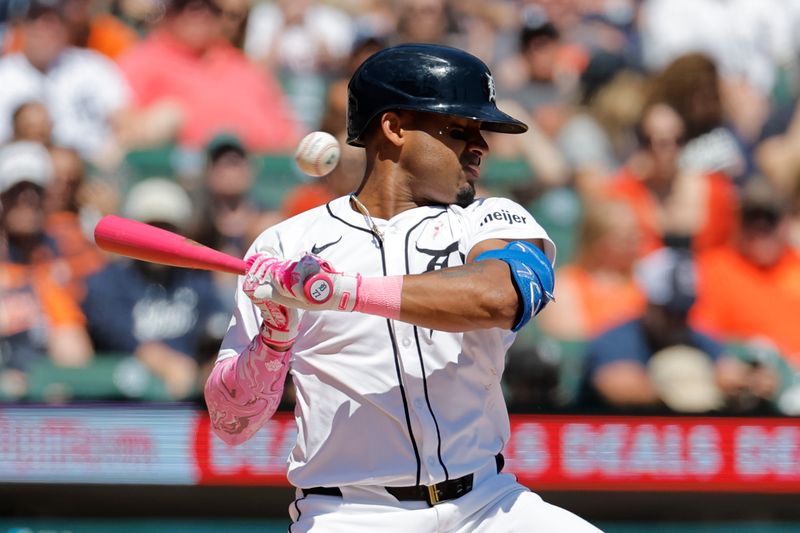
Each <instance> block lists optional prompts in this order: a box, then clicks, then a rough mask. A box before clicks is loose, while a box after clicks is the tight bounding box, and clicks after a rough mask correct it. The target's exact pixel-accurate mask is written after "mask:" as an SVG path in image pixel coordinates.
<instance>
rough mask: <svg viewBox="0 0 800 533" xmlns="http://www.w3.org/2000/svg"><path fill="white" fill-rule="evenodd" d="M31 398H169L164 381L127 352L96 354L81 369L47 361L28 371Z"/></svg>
mask: <svg viewBox="0 0 800 533" xmlns="http://www.w3.org/2000/svg"><path fill="white" fill-rule="evenodd" d="M27 400H29V401H33V402H43V403H62V402H68V401H74V400H143V401H169V400H170V396H169V394H168V393H167V391H166V389H165V387H164V384H163V383H162V382H161V380H159V379H158V378H157V377H155V376H154V375H153V374H151V373H150V372H149V371H148V370H146V369H145V368H144V367H143V366H142V365H141V363H139V361H138V360H136V359H135V358H133V357H132V356H130V355H126V354H110V353H109V354H96V355H95V358H94V359H93V360H92V362H91V363H90V364H89V365H87V366H85V367H80V368H64V367H59V366H56V365H54V364H53V363H51V362H50V361H49V360H43V361H41V362H39V363H38V364H36V365H34V366H33V368H31V370H30V371H29V373H28V395H27Z"/></svg>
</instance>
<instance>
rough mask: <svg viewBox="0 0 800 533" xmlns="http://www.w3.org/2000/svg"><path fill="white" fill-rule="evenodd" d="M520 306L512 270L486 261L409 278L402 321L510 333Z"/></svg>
mask: <svg viewBox="0 0 800 533" xmlns="http://www.w3.org/2000/svg"><path fill="white" fill-rule="evenodd" d="M518 306H519V303H518V296H517V292H516V289H515V288H514V284H513V282H512V281H511V275H510V273H509V269H508V266H507V265H506V264H505V263H503V262H501V261H484V262H481V263H468V264H466V265H463V266H459V267H453V268H445V269H442V270H436V271H433V272H427V273H425V274H419V275H411V276H405V277H404V279H403V293H402V301H401V306H400V320H402V321H403V322H408V323H411V324H415V325H417V326H421V327H425V328H430V329H436V330H439V331H470V330H475V329H484V328H493V327H500V328H505V329H510V328H511V327H512V326H513V325H514V322H515V320H516V318H517V313H518V309H519V307H518Z"/></svg>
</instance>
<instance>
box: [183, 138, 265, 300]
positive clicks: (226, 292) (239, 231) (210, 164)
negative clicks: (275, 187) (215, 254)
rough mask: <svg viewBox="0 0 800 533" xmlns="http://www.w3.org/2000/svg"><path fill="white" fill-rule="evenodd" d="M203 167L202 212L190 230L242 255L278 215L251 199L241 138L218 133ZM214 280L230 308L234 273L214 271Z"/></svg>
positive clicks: (249, 164) (250, 175)
mask: <svg viewBox="0 0 800 533" xmlns="http://www.w3.org/2000/svg"><path fill="white" fill-rule="evenodd" d="M205 154H206V167H205V174H204V178H203V187H202V190H201V191H199V192H200V195H201V197H200V198H198V202H199V205H200V206H202V207H200V208H199V209H198V210H197V211H198V212H201V213H203V216H202V217H200V220H198V224H197V228H196V230H195V231H194V232H193V233H194V234H195V235H196V237H195V239H196V240H197V241H198V242H201V243H203V244H204V245H206V246H210V247H211V248H214V249H215V250H220V251H222V252H225V253H227V254H230V255H233V256H235V257H243V256H244V254H245V252H246V251H247V247H248V246H249V244H250V242H252V240H253V239H254V238H255V235H257V234H258V233H259V232H261V231H263V230H264V229H265V228H267V227H269V226H271V225H272V224H274V223H276V222H278V221H279V218H280V217H279V214H278V213H277V212H273V211H270V210H267V209H265V208H264V207H262V206H260V205H258V203H256V202H254V201H253V199H252V197H251V195H250V192H251V190H252V187H253V183H254V179H255V175H254V168H253V163H252V161H251V159H250V155H249V153H248V150H247V148H246V147H245V145H244V143H243V142H242V140H241V139H240V138H239V137H237V136H236V135H233V134H230V133H220V134H218V135H216V136H214V138H213V139H211V141H209V143H208V145H207V146H206V150H205ZM213 277H214V281H215V283H216V285H217V287H218V289H219V293H220V295H221V297H222V298H223V301H224V302H225V304H226V308H227V309H228V310H232V309H233V301H232V300H231V298H230V294H231V293H230V289H231V287H234V286H235V285H236V276H233V275H231V274H226V273H224V272H214V273H213Z"/></svg>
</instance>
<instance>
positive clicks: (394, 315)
mask: <svg viewBox="0 0 800 533" xmlns="http://www.w3.org/2000/svg"><path fill="white" fill-rule="evenodd" d="M402 294H403V276H387V277H384V278H361V284H360V285H359V287H358V301H357V302H356V306H355V307H354V308H353V311H358V312H359V313H366V314H368V315H377V316H382V317H385V318H391V319H392V320H397V319H398V318H400V300H401V299H402V298H401V297H402Z"/></svg>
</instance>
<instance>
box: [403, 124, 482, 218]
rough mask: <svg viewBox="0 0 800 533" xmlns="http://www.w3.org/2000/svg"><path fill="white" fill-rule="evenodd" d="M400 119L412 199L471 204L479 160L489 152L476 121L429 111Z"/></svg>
mask: <svg viewBox="0 0 800 533" xmlns="http://www.w3.org/2000/svg"><path fill="white" fill-rule="evenodd" d="M403 118H404V121H403V122H404V123H405V124H404V129H406V130H408V131H409V145H408V148H409V149H408V150H406V151H404V152H405V153H404V156H403V157H404V161H403V163H404V166H405V168H406V169H407V170H409V171H410V174H411V193H412V195H413V196H414V200H415V202H416V203H417V204H418V205H425V204H457V205H460V206H462V207H465V206H467V205H469V204H471V203H472V201H473V200H474V199H475V182H476V181H477V180H478V179H480V164H481V159H482V158H483V157H485V156H486V154H488V153H489V146H488V145H487V144H486V141H485V140H484V138H483V135H482V134H481V129H480V122H478V121H475V120H470V119H467V118H461V117H451V116H445V115H435V114H430V113H409V114H406V115H404V117H403Z"/></svg>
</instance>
